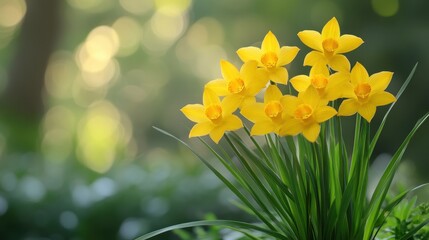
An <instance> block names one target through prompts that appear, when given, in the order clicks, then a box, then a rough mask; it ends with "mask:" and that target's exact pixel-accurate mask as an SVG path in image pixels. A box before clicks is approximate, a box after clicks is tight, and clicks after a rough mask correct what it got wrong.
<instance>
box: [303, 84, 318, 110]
mask: <svg viewBox="0 0 429 240" xmlns="http://www.w3.org/2000/svg"><path fill="white" fill-rule="evenodd" d="M298 98H299V99H300V100H301V101H302V102H304V103H306V104H309V105H310V106H312V107H313V109H316V108H317V106H318V105H319V103H320V96H319V93H318V92H317V90H316V89H315V88H312V87H311V88H307V90H305V91H304V92H300V93H299V94H298Z"/></svg>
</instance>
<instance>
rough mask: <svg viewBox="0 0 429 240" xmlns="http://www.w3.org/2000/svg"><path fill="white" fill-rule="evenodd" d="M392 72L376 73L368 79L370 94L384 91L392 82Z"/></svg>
mask: <svg viewBox="0 0 429 240" xmlns="http://www.w3.org/2000/svg"><path fill="white" fill-rule="evenodd" d="M392 76H393V72H387V71H383V72H378V73H374V74H372V75H371V76H370V77H369V80H368V81H369V85H371V92H380V91H384V90H385V89H386V88H387V86H389V83H390V81H391V80H392Z"/></svg>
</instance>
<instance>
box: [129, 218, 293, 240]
mask: <svg viewBox="0 0 429 240" xmlns="http://www.w3.org/2000/svg"><path fill="white" fill-rule="evenodd" d="M199 226H222V227H225V228H230V229H233V230H236V231H239V232H242V233H244V234H246V233H247V232H246V230H254V231H258V232H262V233H265V234H267V235H269V236H272V237H275V238H276V239H284V240H287V239H288V238H287V237H286V236H284V235H282V234H280V233H278V232H274V231H271V230H268V229H266V228H262V227H259V226H257V225H254V224H249V223H245V222H239V221H231V220H203V221H195V222H189V223H182V224H177V225H173V226H169V227H166V228H162V229H159V230H156V231H153V232H150V233H147V234H145V235H143V236H140V237H138V238H136V239H135V240H146V239H150V238H152V237H155V236H158V235H160V234H163V233H165V232H169V231H172V230H175V229H183V228H189V227H199Z"/></svg>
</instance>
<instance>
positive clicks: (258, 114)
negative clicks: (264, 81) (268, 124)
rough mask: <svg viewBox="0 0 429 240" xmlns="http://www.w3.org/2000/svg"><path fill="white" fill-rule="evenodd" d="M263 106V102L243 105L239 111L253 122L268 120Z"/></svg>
mask: <svg viewBox="0 0 429 240" xmlns="http://www.w3.org/2000/svg"><path fill="white" fill-rule="evenodd" d="M264 110H265V106H264V104H263V103H254V104H249V105H246V106H244V107H243V108H242V109H241V111H240V113H241V115H243V116H244V117H245V118H247V119H248V120H249V121H251V122H253V123H255V122H260V121H265V120H269V118H268V117H267V115H265V111H264Z"/></svg>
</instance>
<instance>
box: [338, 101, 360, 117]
mask: <svg viewBox="0 0 429 240" xmlns="http://www.w3.org/2000/svg"><path fill="white" fill-rule="evenodd" d="M358 107H359V104H358V103H357V102H356V101H355V100H354V99H345V100H343V102H342V103H341V105H340V107H339V108H338V116H351V115H353V114H355V113H356V112H357V111H358Z"/></svg>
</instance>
